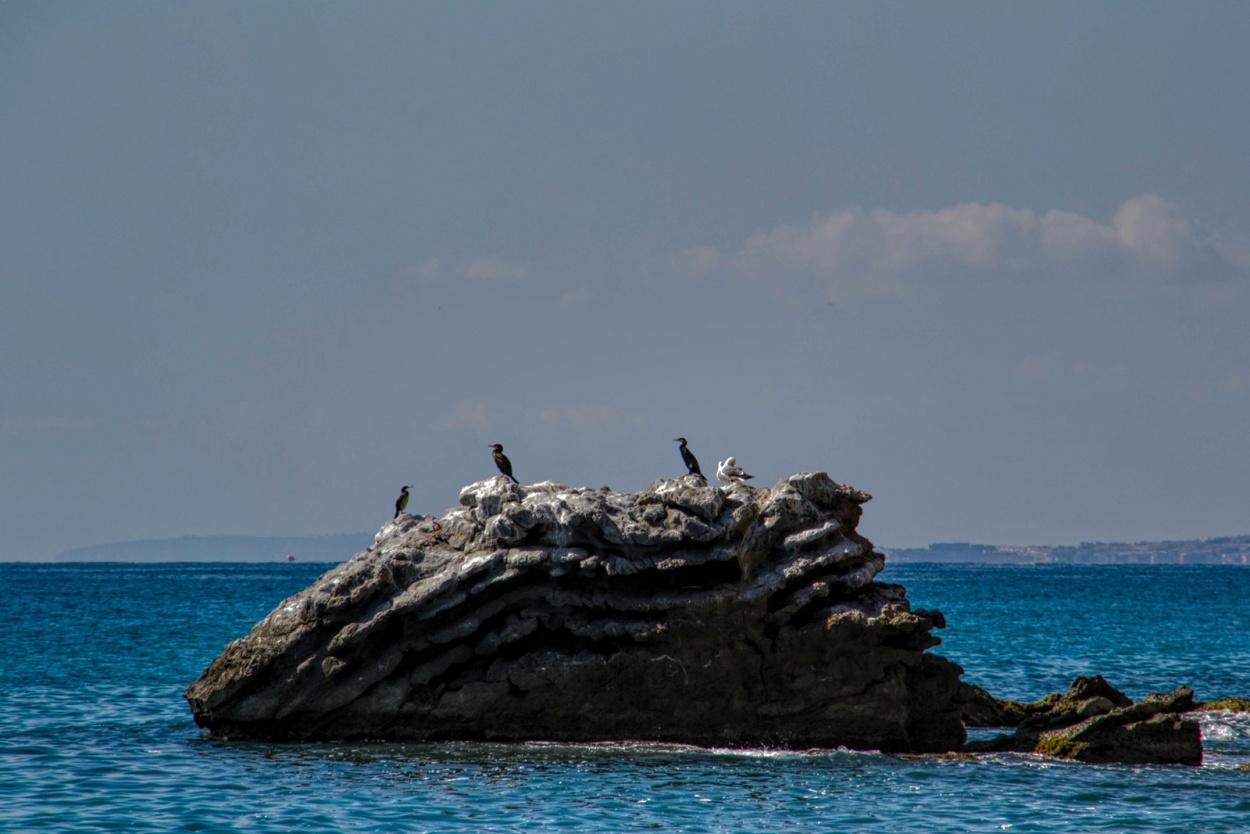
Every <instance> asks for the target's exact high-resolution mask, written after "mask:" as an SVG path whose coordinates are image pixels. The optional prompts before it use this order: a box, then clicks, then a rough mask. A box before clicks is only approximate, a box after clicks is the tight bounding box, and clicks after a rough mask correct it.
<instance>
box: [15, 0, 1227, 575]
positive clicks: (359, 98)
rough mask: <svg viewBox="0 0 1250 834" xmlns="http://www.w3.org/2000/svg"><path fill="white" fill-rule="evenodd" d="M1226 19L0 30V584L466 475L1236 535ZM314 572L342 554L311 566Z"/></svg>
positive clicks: (941, 521) (430, 21)
mask: <svg viewBox="0 0 1250 834" xmlns="http://www.w3.org/2000/svg"><path fill="white" fill-rule="evenodd" d="M1247 43H1250V6H1248V5H1246V4H1245V3H1242V2H1214V0H1212V2H1203V3H1195V4H1183V3H1175V2H1149V0H1132V2H1116V1H1115V0H1106V2H1099V3H1087V2H1052V1H1051V0H1047V2H1020V3H999V2H966V0H953V1H952V2H944V3H914V2H839V3H826V2H801V1H800V2H790V3H785V4H762V3H759V4H757V3H741V2H732V0H729V2H720V1H718V2H698V1H697V0H691V2H683V3H668V2H646V0H644V2H631V3H615V4H613V3H574V2H489V3H476V2H466V3H457V4H443V3H423V4H415V3H391V2H368V1H366V2H353V3H346V2H342V3H326V2H271V3H251V2H197V0H189V1H188V2H183V3H156V2H143V3H136V2H126V1H125V0H118V2H110V3H97V2H22V1H21V0H6V2H4V3H3V4H0V560H41V559H49V558H52V557H53V556H55V554H57V553H59V552H61V551H64V550H66V549H69V548H74V547H80V546H87V545H92V544H97V543H105V542H115V541H125V540H131V539H149V538H164V537H176V536H184V535H195V536H206V535H257V536H262V535H263V536H295V535H320V534H327V533H338V532H355V531H372V530H375V529H377V528H378V527H379V526H380V525H381V524H383V523H384V522H385V521H387V520H388V519H389V518H390V516H391V514H392V512H393V503H394V500H395V497H396V496H397V494H398V491H399V487H400V486H402V485H404V484H409V485H411V486H412V500H411V503H410V504H409V507H408V510H409V512H414V513H425V514H436V515H441V514H442V513H443V512H444V511H445V510H446V509H447V508H449V507H452V506H455V505H456V503H457V499H458V495H459V491H460V489H461V488H462V487H463V486H465V485H467V484H469V483H472V482H474V481H477V480H480V479H483V478H487V477H491V476H493V475H494V474H495V470H494V466H493V464H492V462H491V457H490V450H489V449H488V448H487V446H488V444H491V443H502V444H503V445H504V447H505V450H506V452H507V454H508V455H509V457H510V458H511V459H512V463H513V468H514V471H515V473H516V475H517V477H518V479H519V480H520V481H521V482H522V483H535V482H538V481H542V480H547V479H554V480H557V481H561V482H563V483H566V484H569V485H570V486H590V487H599V486H602V485H607V486H611V487H612V488H614V489H618V490H630V491H634V490H640V489H644V488H645V487H646V486H648V485H649V484H650V483H651V482H652V481H653V480H655V479H657V478H662V477H675V476H677V475H680V474H682V473H683V471H684V469H683V467H682V464H681V460H680V457H679V456H678V450H677V444H676V443H674V442H673V438H676V437H678V436H684V437H686V438H688V439H689V441H690V448H691V450H692V451H693V452H694V453H695V454H696V455H698V456H699V458H700V460H701V461H702V463H703V469H704V471H705V472H710V471H711V470H712V469H714V467H715V464H716V462H717V461H718V460H719V459H721V458H724V457H727V456H729V455H733V456H735V457H736V458H737V461H738V463H739V464H740V465H742V466H743V467H744V468H745V469H746V470H747V471H748V472H751V473H752V474H754V475H755V476H756V479H755V481H754V483H755V484H756V485H763V486H770V485H772V484H773V483H775V482H776V481H777V480H778V479H779V478H781V477H784V476H787V475H790V474H793V473H796V472H802V471H812V470H819V471H826V472H828V473H829V475H830V476H831V477H832V478H833V479H834V480H836V481H839V482H842V483H849V484H852V485H854V486H855V487H858V488H860V489H863V490H865V491H867V492H869V493H871V494H872V495H873V496H874V497H873V500H872V502H871V503H870V504H868V505H867V506H866V507H865V515H864V519H863V521H862V523H861V525H860V531H861V532H863V533H864V534H865V535H867V536H868V537H869V538H870V539H872V540H873V541H874V542H875V543H876V544H877V545H878V546H880V547H911V546H922V545H924V544H926V543H929V542H943V541H972V542H980V543H988V544H1074V543H1077V542H1080V541H1142V540H1155V539H1184V538H1202V537H1210V536H1225V535H1240V534H1247V533H1250V153H1247V148H1246V137H1247V136H1250V104H1248V103H1247V97H1246V94H1245V82H1246V79H1247V78H1250V50H1247V49H1246V48H1245V44H1247ZM346 555H348V554H345V556H346Z"/></svg>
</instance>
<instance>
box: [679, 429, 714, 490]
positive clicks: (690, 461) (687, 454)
mask: <svg viewBox="0 0 1250 834" xmlns="http://www.w3.org/2000/svg"><path fill="white" fill-rule="evenodd" d="M673 440H674V441H676V442H678V443H680V444H681V446H680V447H679V448H680V449H681V460H682V462H683V463H685V464H686V468H687V469H689V470H690V474H691V475H698V476H699V477H700V478H703V480H705V481H706V480H707V478H704V477H703V473H702V472H701V471H699V459H698V458H696V457H695V456H694V454H693V453H691V451H690V450H689V449H687V448H686V438H684V437H674V438H673Z"/></svg>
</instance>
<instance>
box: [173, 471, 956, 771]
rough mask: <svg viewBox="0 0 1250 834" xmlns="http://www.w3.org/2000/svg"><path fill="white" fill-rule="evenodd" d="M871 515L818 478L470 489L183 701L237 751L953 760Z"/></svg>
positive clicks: (394, 534) (941, 690)
mask: <svg viewBox="0 0 1250 834" xmlns="http://www.w3.org/2000/svg"><path fill="white" fill-rule="evenodd" d="M869 499H870V496H869V495H867V494H866V493H864V492H861V491H859V490H856V489H854V488H852V487H849V486H844V485H840V484H837V483H834V482H833V481H832V480H830V479H829V477H828V476H827V475H825V474H824V473H803V474H799V475H794V476H791V477H788V478H783V479H781V480H780V481H778V483H777V484H776V486H774V487H773V488H772V489H771V490H769V489H756V488H751V487H748V486H746V485H735V486H733V487H732V488H728V489H726V488H718V487H712V486H709V485H708V484H707V483H706V482H704V481H703V480H701V479H699V478H697V477H695V476H686V477H682V478H679V479H675V480H660V481H656V482H655V483H653V484H652V485H651V486H650V487H649V488H648V489H646V490H644V491H643V492H640V493H636V494H626V493H618V492H613V491H611V490H609V489H607V488H606V487H605V488H603V489H600V490H594V489H584V488H582V489H570V488H569V487H567V486H565V485H563V484H559V483H555V482H545V483H541V484H536V485H533V486H520V485H517V484H514V483H511V482H509V481H508V480H507V479H505V478H501V477H500V478H493V479H490V480H487V481H482V482H479V483H476V484H473V485H471V486H468V487H466V488H465V489H464V490H463V491H462V492H461V496H460V506H459V507H456V508H454V509H452V510H450V511H448V512H447V513H446V514H445V515H444V516H443V517H442V518H439V519H434V518H419V517H413V516H408V515H400V516H399V517H398V518H397V519H395V520H394V521H392V522H388V523H387V524H386V525H385V526H383V527H382V529H381V530H380V531H379V532H378V534H377V538H376V541H375V543H374V545H373V546H372V547H370V548H368V549H367V550H364V551H362V552H361V553H359V554H357V555H356V556H355V557H353V558H352V559H350V560H349V561H347V562H345V563H343V564H342V565H340V566H338V567H336V568H334V569H333V570H331V571H329V572H328V573H326V574H325V575H323V576H322V577H321V578H319V579H318V580H317V581H316V582H315V583H314V584H313V585H312V586H310V587H309V588H307V589H305V590H303V591H301V592H300V593H298V594H296V595H295V596H292V597H290V598H289V599H287V600H285V601H283V602H282V603H281V604H280V605H279V606H278V607H277V608H276V609H275V610H274V611H273V612H272V613H270V614H269V615H268V616H267V617H266V618H265V619H264V620H262V621H261V622H260V623H258V624H257V625H256V626H255V627H254V628H253V629H252V631H251V633H249V634H248V635H247V636H245V637H243V638H241V639H239V640H236V641H234V642H232V643H230V644H229V645H228V646H227V647H226V649H225V651H224V652H223V653H222V654H221V656H220V657H218V658H217V659H216V660H215V661H214V662H213V663H212V664H211V665H210V666H209V668H208V669H207V670H206V671H205V672H204V674H203V676H202V677H201V678H200V679H199V680H198V681H196V682H195V683H194V684H192V685H191V686H190V688H188V689H187V691H186V693H185V695H186V698H187V700H188V702H189V703H190V706H191V709H192V712H193V714H194V716H195V720H196V722H197V723H198V724H199V725H200V726H202V727H205V728H207V729H208V730H209V732H210V734H211V735H213V736H216V737H220V738H232V739H270V740H329V739H389V740H419V741H438V740H457V739H490V740H500V741H505V740H506V741H520V740H551V741H578V742H581V741H603V740H657V741H669V742H680V743H692V744H699V745H708V746H721V745H724V746H772V747H784V748H809V747H834V746H839V745H844V746H847V747H851V748H859V749H880V750H886V751H900V752H902V751H910V752H926V751H943V750H953V749H958V748H959V747H960V746H961V744H962V743H963V741H964V737H965V736H964V730H963V724H962V721H961V716H960V709H959V707H958V706H957V705H956V704H955V703H954V702H953V700H952V699H953V696H954V693H955V691H956V688H957V687H958V685H959V675H960V672H961V670H960V669H959V667H958V666H957V665H955V664H953V663H951V662H949V661H947V660H945V659H943V658H941V657H938V656H935V655H932V654H928V653H926V650H927V649H929V648H931V647H933V646H935V645H937V644H938V643H939V642H940V641H939V640H938V639H937V638H936V637H935V636H933V635H932V634H931V633H930V632H931V630H932V629H933V628H935V627H937V628H940V627H942V626H943V625H944V623H943V621H942V617H941V614H940V613H939V612H936V611H934V612H925V611H919V610H917V611H913V610H911V607H910V605H909V604H908V601H907V598H906V592H905V590H904V589H903V588H902V587H900V586H898V585H889V584H882V583H878V582H875V581H874V578H875V577H876V575H877V573H878V572H879V571H880V570H881V569H882V567H883V566H884V557H883V556H882V555H881V554H880V553H877V552H876V551H875V550H874V549H873V546H872V544H871V542H869V541H867V540H866V539H865V538H863V537H862V536H861V535H859V534H858V533H857V532H856V525H857V523H858V521H859V518H860V513H861V505H862V504H863V503H864V502H866V501H868V500H869Z"/></svg>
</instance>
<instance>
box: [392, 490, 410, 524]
mask: <svg viewBox="0 0 1250 834" xmlns="http://www.w3.org/2000/svg"><path fill="white" fill-rule="evenodd" d="M407 506H408V487H404V488H403V489H401V490H400V491H399V497H398V498H396V499H395V515H393V516H392V517H391V519H392V520H394V519H396V518H399V514H400V513H402V512H403V511H404V507H407Z"/></svg>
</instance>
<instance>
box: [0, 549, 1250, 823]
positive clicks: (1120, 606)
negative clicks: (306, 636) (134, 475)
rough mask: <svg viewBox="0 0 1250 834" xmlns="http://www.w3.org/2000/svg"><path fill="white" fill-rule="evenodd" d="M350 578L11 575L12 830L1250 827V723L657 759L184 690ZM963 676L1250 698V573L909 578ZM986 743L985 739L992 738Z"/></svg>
mask: <svg viewBox="0 0 1250 834" xmlns="http://www.w3.org/2000/svg"><path fill="white" fill-rule="evenodd" d="M330 567H331V565H328V564H305V563H299V562H296V563H294V564H286V563H275V564H260V563H251V564H245V563H183V564H172V563H167V564H128V563H110V564H98V563H77V564H37V563H22V562H7V563H0V588H2V591H0V623H2V624H3V634H4V640H3V642H2V643H0V832H6V834H7V833H8V832H99V831H125V832H139V831H161V832H166V831H186V832H236V831H237V832H292V831H301V832H303V831H309V832H339V831H343V832H443V831H475V832H494V831H507V832H536V831H585V832H633V831H648V832H653V831H674V832H708V833H709V834H710V833H711V832H717V833H718V834H719V832H787V831H793V832H839V834H845V833H846V832H981V831H986V832H988V831H998V832H1001V831H1010V832H1026V831H1027V832H1033V831H1048V832H1095V831H1096V832H1185V834H1192V833H1193V832H1242V833H1243V834H1244V832H1250V769H1239V768H1240V767H1242V766H1244V765H1247V764H1250V714H1244V713H1242V714H1238V713H1228V712H1219V713H1211V714H1206V715H1203V716H1202V718H1201V721H1202V733H1203V741H1204V745H1205V750H1206V756H1205V762H1204V764H1203V765H1202V766H1201V767H1182V766H1136V765H1135V766H1127V765H1123V766H1122V765H1102V766H1094V765H1084V764H1078V763H1070V762H1061V761H1055V760H1049V759H1045V758H1041V757H1037V756H1032V755H1019V754H1002V755H990V756H985V757H982V758H978V759H976V760H971V761H970V760H958V759H956V760H948V759H940V758H908V757H901V756H892V755H884V754H881V753H876V752H865V751H852V750H843V749H839V750H800V751H779V750H716V749H700V748H694V747H684V746H674V745H661V744H643V743H638V744H589V745H562V744H541V743H534V744H520V745H497V744H478V743H474V744H435V745H414V744H387V743H369V744H359V743H351V744H261V743H232V742H221V741H214V740H212V739H209V738H207V737H206V736H205V734H204V733H203V732H202V731H201V730H200V729H199V728H197V727H196V726H195V724H194V722H193V721H192V720H191V713H190V711H189V710H188V708H187V705H186V703H185V702H184V701H183V699H182V691H183V690H184V689H185V688H186V686H187V685H188V684H190V683H191V682H192V681H193V680H195V679H196V678H197V677H198V676H199V675H200V673H201V672H203V670H204V668H205V667H206V666H207V665H208V664H209V663H210V662H211V661H212V660H213V658H214V657H216V656H217V654H218V653H219V652H220V651H221V650H222V648H223V647H224V646H225V644H226V643H227V642H228V641H230V640H232V639H234V638H236V637H240V636H242V635H243V634H245V633H246V632H247V631H248V630H249V629H250V628H251V626H252V625H253V624H254V623H255V622H256V621H258V620H259V619H261V618H262V617H264V616H265V615H266V614H267V613H268V612H269V611H270V610H272V609H273V608H274V607H275V606H276V605H277V604H278V603H279V602H280V601H281V600H282V599H283V598H285V597H286V596H288V595H290V594H292V593H295V592H296V591H299V590H300V589H302V588H304V587H306V586H307V585H309V584H311V583H312V582H313V580H315V579H316V577H317V576H319V575H320V574H321V573H322V572H324V571H325V570H327V569H329V568H330ZM879 580H880V581H888V582H896V583H899V584H902V585H904V586H906V587H907V589H908V596H909V598H910V599H911V600H912V603H913V605H914V606H916V607H924V608H937V609H940V610H941V611H942V612H943V613H944V614H945V615H946V620H947V623H948V625H947V628H946V629H945V630H944V631H941V632H938V634H939V635H940V636H941V637H942V645H941V646H939V647H937V648H936V649H934V650H933V651H935V652H936V653H938V654H942V655H944V656H946V657H948V658H950V659H951V660H954V661H955V662H957V663H959V664H960V665H961V666H962V667H963V668H964V670H965V679H966V680H969V681H972V682H974V683H977V684H980V685H982V686H984V687H986V688H987V689H989V690H990V691H991V692H992V693H994V694H995V695H997V696H999V697H1003V698H1013V699H1020V700H1035V699H1037V698H1039V697H1041V696H1042V695H1044V694H1046V693H1048V692H1054V691H1061V690H1064V689H1066V688H1067V686H1068V684H1069V683H1070V682H1071V680H1072V679H1073V678H1074V677H1076V676H1078V675H1089V674H1101V675H1103V676H1104V677H1105V678H1106V679H1107V680H1108V681H1109V682H1111V683H1112V684H1113V685H1114V686H1116V687H1118V688H1120V689H1121V690H1123V691H1124V692H1125V693H1127V694H1128V695H1130V696H1131V697H1133V698H1139V697H1141V696H1142V695H1144V694H1145V693H1147V692H1150V691H1167V690H1171V689H1173V688H1175V687H1176V686H1178V685H1181V684H1185V685H1188V686H1192V687H1193V688H1194V690H1195V691H1196V693H1197V696H1198V697H1199V698H1203V699H1209V698H1215V697H1219V696H1226V695H1247V696H1250V567H1238V566H1227V567H1225V566H1185V565H992V566H979V565H968V564H953V565H952V564H900V565H887V567H886V570H885V571H884V572H883V573H882V574H881V576H880V577H879ZM987 732H992V731H985V730H981V731H977V733H976V735H977V737H983V736H984V735H985V734H986V733H987Z"/></svg>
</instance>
